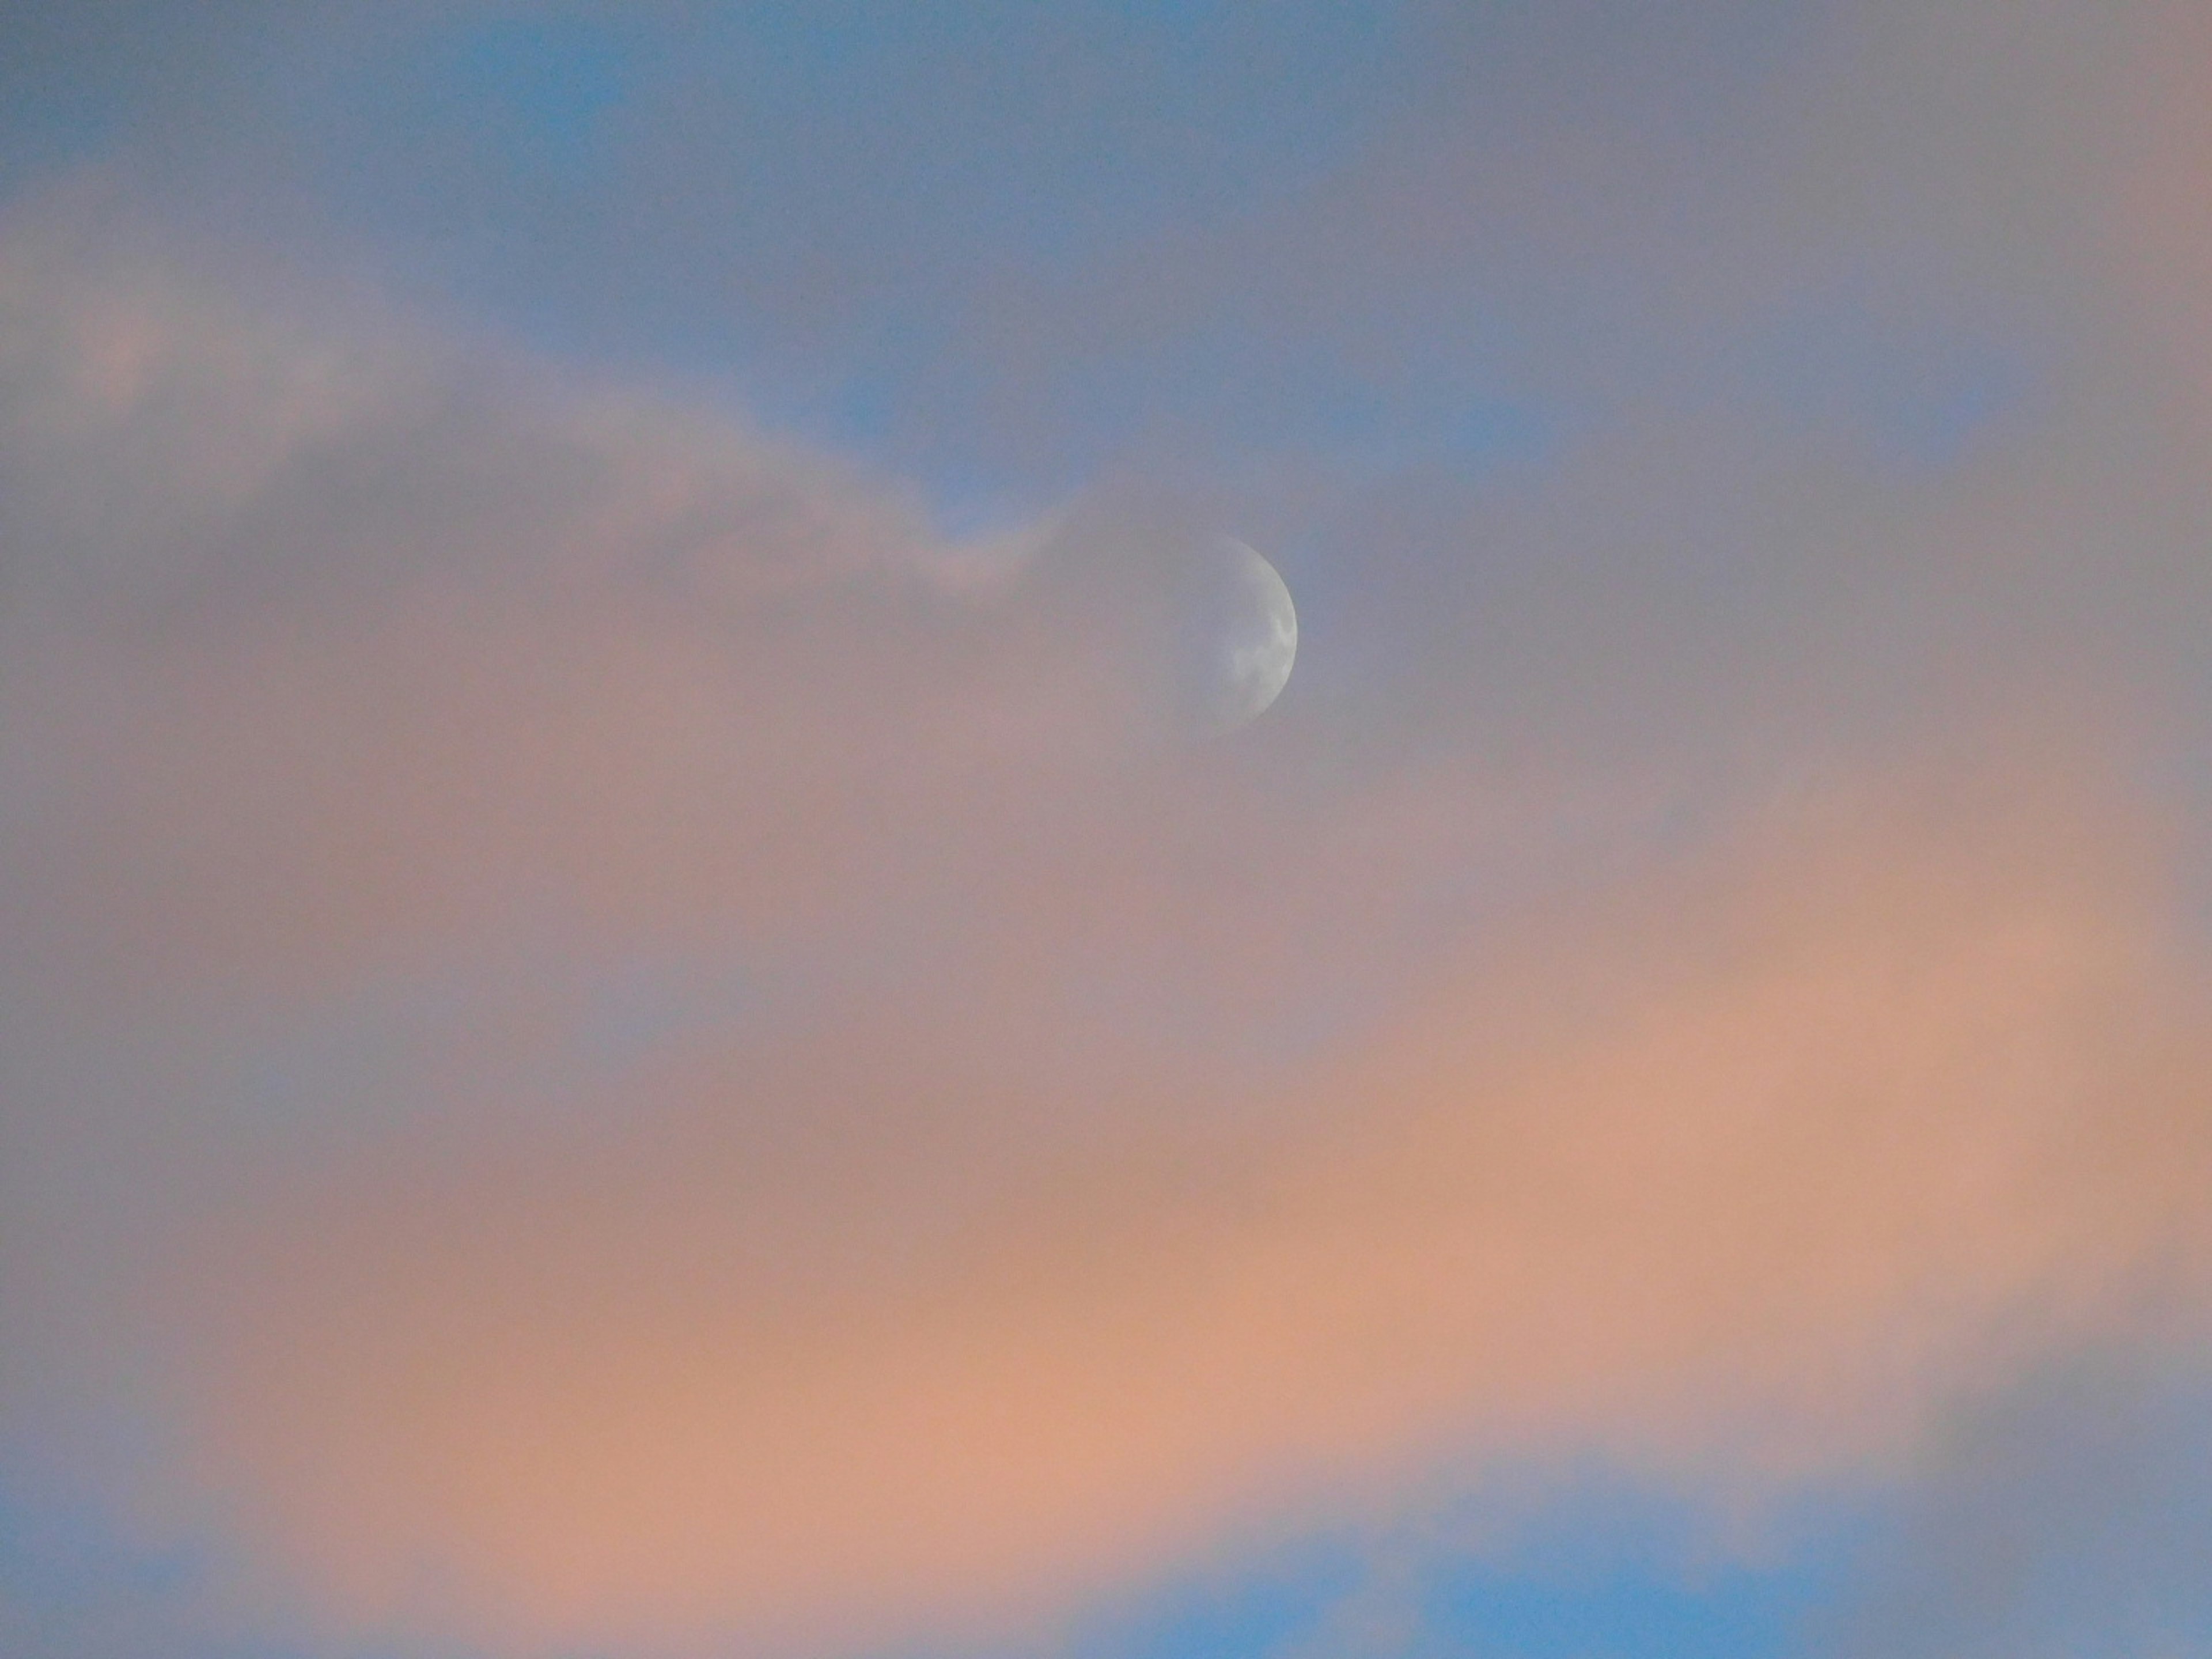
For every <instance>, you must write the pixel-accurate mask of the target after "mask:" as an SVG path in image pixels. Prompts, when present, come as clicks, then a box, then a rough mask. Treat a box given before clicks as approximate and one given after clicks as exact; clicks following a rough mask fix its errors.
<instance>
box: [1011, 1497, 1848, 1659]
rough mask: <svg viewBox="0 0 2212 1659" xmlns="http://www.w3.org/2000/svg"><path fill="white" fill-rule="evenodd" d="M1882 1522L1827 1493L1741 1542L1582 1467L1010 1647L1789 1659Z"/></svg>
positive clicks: (1667, 1501) (1384, 1656)
mask: <svg viewBox="0 0 2212 1659" xmlns="http://www.w3.org/2000/svg"><path fill="white" fill-rule="evenodd" d="M1461 1519H1462V1520H1470V1518H1469V1517H1461ZM1882 1525H1883V1515H1882V1511H1881V1510H1880V1508H1879V1507H1878V1506H1876V1505H1875V1504H1869V1503H1865V1502H1860V1501H1843V1500H1838V1501H1834V1502H1830V1503H1824V1504H1813V1505H1808V1506H1807V1507H1806V1508H1805V1509H1804V1510H1802V1512H1798V1513H1795V1514H1793V1515H1792V1516H1790V1518H1789V1519H1788V1520H1787V1522H1785V1523H1783V1524H1781V1525H1779V1526H1778V1529H1777V1532H1776V1534H1775V1535H1773V1536H1771V1537H1769V1538H1767V1539H1765V1541H1762V1542H1761V1543H1760V1544H1759V1546H1757V1547H1754V1548H1751V1549H1748V1550H1747V1551H1745V1552H1742V1553H1730V1552H1729V1550H1728V1549H1726V1548H1725V1547H1723V1546H1722V1545H1721V1544H1719V1543H1718V1542H1717V1538H1716V1525H1715V1522H1714V1521H1713V1518H1712V1517H1711V1516H1710V1515H1709V1514H1707V1513H1706V1512H1705V1511H1704V1510H1701V1509H1700V1508H1699V1506H1697V1505H1695V1504H1687V1503H1685V1502H1682V1501H1680V1500H1678V1499H1675V1498H1670V1497H1668V1495H1666V1494H1664V1493H1661V1492H1654V1491H1652V1490H1650V1489H1649V1488H1645V1487H1643V1486H1638V1485H1636V1484H1634V1483H1630V1482H1623V1481H1608V1480H1603V1479H1583V1480H1576V1481H1573V1482H1571V1483H1570V1485H1569V1486H1568V1487H1567V1488H1566V1489H1565V1490H1564V1491H1562V1492H1555V1493H1553V1495H1552V1496H1551V1497H1550V1498H1548V1499H1547V1500H1545V1501H1544V1502H1543V1503H1542V1504H1541V1506H1540V1507H1539V1508H1537V1509H1536V1510H1533V1511H1530V1512H1527V1513H1521V1514H1519V1515H1517V1517H1516V1518H1515V1519H1513V1520H1511V1521H1510V1522H1507V1523H1506V1524H1504V1525H1503V1526H1500V1525H1499V1524H1498V1517H1497V1516H1492V1517H1491V1518H1490V1521H1489V1522H1487V1523H1486V1522H1483V1521H1481V1520H1480V1518H1479V1517H1474V1518H1472V1519H1471V1520H1470V1523H1469V1524H1468V1525H1463V1526H1462V1525H1455V1524H1454V1522H1453V1520H1452V1518H1451V1517H1449V1516H1444V1517H1431V1521H1430V1522H1429V1523H1427V1524H1425V1525H1415V1526H1412V1527H1408V1528H1404V1529H1402V1530H1400V1531H1396V1532H1385V1533H1383V1534H1373V1535H1364V1536H1363V1535H1356V1534H1350V1533H1342V1534H1322V1535H1317V1536H1314V1537H1310V1538H1308V1539H1306V1540H1304V1541H1299V1542H1297V1543H1294V1544H1290V1545H1284V1546H1278V1547H1275V1548H1273V1550H1269V1551H1262V1552H1261V1553H1258V1554H1256V1555H1254V1556H1251V1557H1248V1558H1247V1559H1244V1560H1243V1561H1242V1562H1241V1563H1235V1562H1232V1563H1226V1564H1218V1565H1215V1566H1214V1567H1213V1568H1212V1569H1211V1570H1209V1571H1202V1572H1196V1573H1185V1574H1183V1575H1181V1576H1171V1577H1166V1578H1164V1579H1162V1580H1159V1581H1156V1582H1154V1583H1152V1584H1151V1585H1149V1586H1146V1587H1143V1588H1140V1589H1138V1590H1136V1591H1134V1592H1133V1593H1131V1594H1129V1595H1127V1596H1125V1597H1123V1598H1121V1599H1120V1600H1118V1601H1114V1602H1111V1603H1109V1604H1103V1605H1101V1606H1099V1607H1095V1608H1094V1609H1093V1610H1092V1612H1091V1613H1090V1614H1089V1615H1087V1616H1086V1617H1085V1618H1084V1619H1083V1620H1079V1622H1078V1624H1077V1625H1076V1626H1074V1627H1073V1629H1072V1630H1071V1631H1067V1632H1062V1633H1061V1634H1060V1635H1059V1636H1057V1637H1055V1638H1053V1639H1052V1640H1051V1641H1050V1642H1048V1643H1047V1644H1042V1646H1040V1647H1038V1648H1037V1649H1036V1650H1035V1651H1034V1653H1032V1652H1031V1650H1021V1652H1020V1653H1019V1655H1018V1656H1014V1655H1002V1656H1001V1659H1042V1656H1044V1655H1049V1656H1051V1659H1441V1656H1445V1655H1465V1654H1480V1655H1484V1656H1486V1659H1492V1656H1494V1659H1784V1656H1789V1655H1793V1654H1797V1653H1800V1652H1803V1651H1808V1650H1811V1648H1812V1647H1813V1646H1814V1644H1817V1643H1818V1642H1819V1641H1820V1638H1821V1635H1822V1632H1823V1630H1824V1628H1825V1626H1824V1625H1823V1620H1825V1619H1826V1616H1827V1614H1828V1613H1829V1611H1830V1609H1831V1608H1832V1607H1833V1606H1834V1605H1835V1604H1836V1603H1837V1602H1838V1601H1839V1600H1840V1599H1843V1598H1845V1597H1847V1596H1848V1595H1849V1592H1850V1586H1851V1583H1852V1581H1853V1577H1854V1574H1855V1572H1856V1571H1857V1567H1858V1565H1859V1563H1860V1562H1861V1560H1862V1559H1863V1557H1864V1555H1865V1553H1866V1552H1867V1549H1868V1547H1869V1539H1871V1538H1874V1537H1877V1536H1879V1535H1880V1534H1881V1527H1882Z"/></svg>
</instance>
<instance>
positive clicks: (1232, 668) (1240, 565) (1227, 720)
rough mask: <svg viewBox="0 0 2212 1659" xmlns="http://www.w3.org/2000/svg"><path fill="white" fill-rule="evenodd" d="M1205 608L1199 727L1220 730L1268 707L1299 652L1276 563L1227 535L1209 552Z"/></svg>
mask: <svg viewBox="0 0 2212 1659" xmlns="http://www.w3.org/2000/svg"><path fill="white" fill-rule="evenodd" d="M1207 563H1208V566H1209V569H1208V572H1207V574H1208V577H1209V580H1208V581H1207V584H1206V586H1207V587H1208V588H1209V589H1210V590H1211V597H1212V601H1213V603H1212V604H1211V605H1207V606H1206V607H1205V609H1206V611H1211V612H1212V616H1211V617H1209V618H1208V619H1207V623H1206V630H1207V633H1208V634H1209V635H1210V636H1211V637H1210V639H1209V641H1208V642H1207V655H1208V657H1209V658H1210V659H1211V660H1210V663H1209V675H1208V678H1209V681H1210V684H1209V685H1208V687H1207V695H1206V698H1205V714H1204V718H1203V720H1202V725H1203V727H1204V729H1205V730H1206V732H1208V733H1209V734H1211V735H1216V736H1219V735H1224V734H1226V733H1228V732H1234V731H1235V730H1237V728H1238V727H1239V726H1246V725H1249V723H1250V722H1252V721H1253V720H1256V719H1258V718H1259V717H1260V716H1261V714H1265V713H1266V712H1267V708H1268V706H1269V705H1270V704H1271V703H1273V702H1274V701H1275V699H1276V698H1277V697H1279V696H1282V694H1283V688H1284V687H1285V685H1287V684H1290V678H1291V665H1292V664H1293V663H1295V662H1296V661H1297V654H1298V612H1297V606H1296V605H1293V604H1291V590H1290V588H1289V587H1288V586H1286V585H1285V583H1284V581H1283V579H1282V576H1281V575H1280V574H1279V573H1278V572H1277V571H1276V569H1275V567H1274V566H1273V565H1272V564H1269V563H1268V562H1267V560H1265V559H1264V558H1262V557H1261V556H1260V555H1259V554H1258V553H1257V552H1255V550H1253V549H1251V548H1249V547H1248V546H1246V545H1245V544H1243V542H1240V541H1237V540H1235V539H1233V538H1230V537H1227V536H1224V537H1221V538H1218V540H1217V541H1216V542H1215V543H1214V544H1212V547H1211V548H1210V549H1209V550H1208V553H1207Z"/></svg>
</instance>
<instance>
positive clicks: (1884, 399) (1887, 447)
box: [1744, 304, 2043, 473]
mask: <svg viewBox="0 0 2212 1659" xmlns="http://www.w3.org/2000/svg"><path fill="white" fill-rule="evenodd" d="M1744 361H1745V362H1746V364H1747V370H1746V375H1745V380H1746V383H1747V391H1748V392H1749V393H1750V395H1751V396H1752V397H1753V398H1755V399H1756V400H1757V401H1758V402H1759V403H1760V404H1763V405H1764V406H1765V407H1766V408H1768V409H1771V410H1775V411H1776V412H1778V414H1779V416H1780V417H1781V418H1782V419H1783V420H1784V422H1787V423H1788V424H1790V425H1791V426H1793V427H1796V428H1802V429H1807V430H1816V431H1822V432H1830V433H1835V432H1840V433H1843V434H1845V435H1849V436H1850V437H1851V438H1852V439H1853V440H1854V441H1855V443H1856V446H1857V449H1858V451H1859V453H1861V454H1862V455H1863V456H1864V457H1865V458H1866V459H1868V460H1869V461H1870V462H1871V463H1872V464H1873V465H1876V466H1878V467H1880V468H1882V469H1884V470H1886V471H1901V472H1906V473H1914V472H1923V473H1925V472H1941V471H1946V470H1948V469H1949V468H1951V467H1954V466H1956V465H1960V464H1961V463H1962V462H1964V461H1966V460H1967V459H1970V458H1971V456H1972V454H1973V453H1975V452H1976V450H1977V449H1978V447H1979V446H1980V445H1982V444H1983V443H1984V442H1985V441H1990V440H1991V439H1993V438H1995V437H1996V435H1998V434H2000V433H2001V432H2002V429H2003V428H2004V426H2005V424H2006V422H2008V419H2010V418H2012V417H2015V416H2022V415H2027V414H2029V413H2032V412H2033V409H2034V407H2035V404H2036V398H2037V395H2038V394H2039V392H2040V391H2041V390H2042V386H2041V380H2042V378H2043V377H2042V376H2041V374H2039V368H2040V367H2041V365H2040V364H2039V362H2038V360H2037V359H2036V358H2035V357H2034V356H2032V355H2031V354H2029V353H2027V352H2025V351H2023V350H2021V349H2015V348H2014V347H2012V346H2010V345H2008V343H2005V342H2003V341H2001V340H1999V339H1996V338H1993V337H1990V335H1989V334H1988V333H1987V332H1985V331H1981V330H1979V329H1977V328H1974V327H1971V326H1968V325H1964V324H1957V323H1947V322H1945V321H1943V320H1942V319H1930V320H1928V321H1917V320H1914V319H1890V318H1884V317H1881V316H1879V315H1876V314H1874V313H1869V311H1867V310H1865V309H1864V308H1863V307H1857V306H1854V305H1850V304H1844V305H1838V306H1832V307H1808V308H1806V309H1804V310H1802V311H1801V312H1799V313H1796V314H1795V315H1792V316H1791V317H1790V318H1788V319H1785V320H1784V322H1783V323H1782V324H1781V325H1778V327H1776V328H1774V329H1772V330H1771V331H1769V332H1767V333H1766V334H1765V336H1764V337H1760V338H1759V339H1757V340H1755V341H1753V343H1751V344H1750V345H1749V346H1748V347H1747V350H1746V352H1745V354H1744Z"/></svg>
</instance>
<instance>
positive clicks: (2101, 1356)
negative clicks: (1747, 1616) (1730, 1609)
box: [1820, 1347, 2212, 1659]
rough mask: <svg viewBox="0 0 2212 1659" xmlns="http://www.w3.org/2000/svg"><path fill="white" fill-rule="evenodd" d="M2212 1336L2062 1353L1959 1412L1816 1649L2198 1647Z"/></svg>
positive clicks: (2037, 1651)
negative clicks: (1870, 1567)
mask: <svg viewBox="0 0 2212 1659" xmlns="http://www.w3.org/2000/svg"><path fill="white" fill-rule="evenodd" d="M2203 1376H2204V1367H2203V1354H2202V1352H2201V1351H2193V1352H2192V1351H2188V1350H2184V1351H2181V1352H2174V1351H2172V1350H2167V1351H2166V1352H2160V1351H2158V1350H2157V1349H2156V1348H2155V1347H2153V1348H2150V1349H2149V1350H2148V1351H2146V1350H2140V1349H2124V1350H2120V1351H2118V1352H2113V1351H2109V1350H2106V1351H2101V1352H2100V1351H2098V1350H2095V1349H2092V1350H2089V1351H2087V1352H2075V1353H2069V1354H2063V1355H2060V1356H2056V1357H2054V1358H2052V1359H2051V1362H2050V1363H2048V1364H2045V1365H2043V1366H2040V1367H2038V1368H2036V1369H2034V1370H2032V1371H2031V1372H2029V1373H2028V1374H2027V1376H2024V1377H2022V1378H2021V1379H2020V1380H2019V1381H2018V1382H2017V1383H2015V1384H2014V1385H2013V1386H2011V1387H2009V1388H2007V1389H2002V1390H2001V1391H1999V1392H1998V1393H1997V1394H1996V1395H1995V1396H1994V1397H1991V1398H1987V1399H1984V1400H1979V1401H1975V1402H1973V1404H1972V1407H1964V1408H1962V1409H1961V1410H1960V1411H1959V1412H1958V1413H1957V1414H1956V1415H1955V1417H1954V1419H1952V1420H1951V1421H1949V1422H1948V1423H1947V1424H1946V1425H1945V1431H1944V1432H1943V1433H1942V1435H1941V1436H1940V1437H1938V1439H1937V1441H1936V1446H1935V1448H1934V1450H1933V1453H1932V1455H1930V1456H1929V1459H1928V1460H1927V1465H1926V1472H1925V1474H1924V1476H1923V1480H1922V1483H1921V1484H1920V1485H1919V1486H1917V1489H1916V1490H1915V1491H1914V1492H1912V1493H1911V1496H1910V1497H1909V1498H1908V1500H1907V1512H1906V1516H1905V1521H1904V1523H1903V1525H1902V1526H1901V1527H1900V1528H1899V1537H1898V1538H1897V1539H1896V1541H1895V1542H1894V1544H1893V1546H1892V1547H1890V1548H1889V1549H1888V1550H1887V1551H1886V1552H1884V1553H1882V1554H1881V1556H1880V1557H1879V1559H1878V1560H1877V1561H1876V1563H1875V1570H1874V1571H1873V1572H1872V1574H1871V1575H1870V1579H1869V1582H1868V1583H1863V1584H1862V1585H1860V1586H1857V1588H1856V1589H1855V1591H1854V1594H1853V1595H1852V1597H1851V1600H1850V1605H1849V1606H1848V1607H1846V1608H1844V1609H1841V1610H1838V1613H1837V1614H1836V1615H1835V1616H1834V1617H1832V1619H1831V1620H1828V1621H1826V1623H1827V1626H1828V1628H1827V1630H1826V1632H1825V1635H1824V1641H1823V1644H1822V1646H1821V1647H1820V1650H1821V1651H1834V1652H1842V1653H1882V1654H1897V1655H1901V1656H1911V1655H1915V1654H1923V1653H1924V1654H1937V1653H1940V1654H1944V1655H1949V1656H1973V1655H1977V1654H1984V1653H1989V1654H1997V1653H2002V1654H2007V1655H2021V1656H2030V1659H2032V1656H2036V1655H2041V1654H2079V1653H2142V1654H2186V1653H2196V1652H2201V1651H2202V1650H2203V1647H2204V1644H2205V1643H2206V1642H2207V1640H2209V1639H2212V1591H2208V1590H2207V1588H2206V1585H2205V1580H2204V1570H2203V1564H2204V1559H2205V1554H2206V1551H2207V1549H2208V1548H2212V1536H2208V1534H2207V1522H2206V1516H2205V1504H2204V1497H2203V1495H2204V1492H2205V1491H2206V1487H2207V1482H2208V1480H2212V1429H2208V1425H2212V1412H2208V1410H2207V1402H2206V1400H2205V1397H2204V1389H2203Z"/></svg>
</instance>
